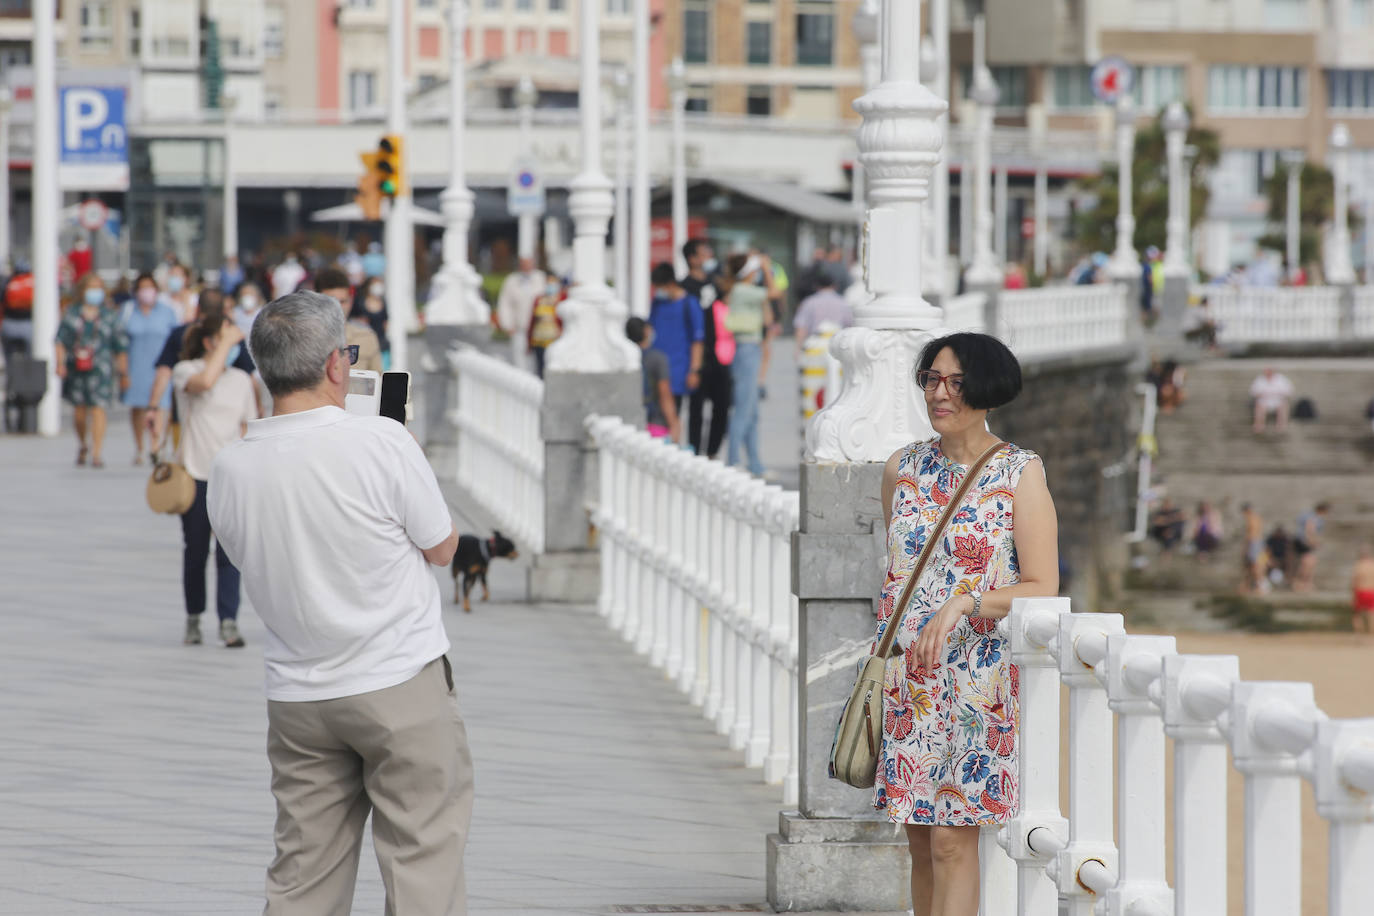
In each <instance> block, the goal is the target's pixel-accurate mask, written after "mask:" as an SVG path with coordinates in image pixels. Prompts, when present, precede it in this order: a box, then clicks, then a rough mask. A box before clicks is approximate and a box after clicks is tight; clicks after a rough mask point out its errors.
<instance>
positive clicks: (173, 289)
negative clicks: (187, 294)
mask: <svg viewBox="0 0 1374 916" xmlns="http://www.w3.org/2000/svg"><path fill="white" fill-rule="evenodd" d="M185 287H186V281H185V280H183V279H182V278H181V277H179V276H177V275H176V274H173V275H172V276H170V277H168V278H167V292H169V293H179V292H181V291H182V290H183V289H184V288H185Z"/></svg>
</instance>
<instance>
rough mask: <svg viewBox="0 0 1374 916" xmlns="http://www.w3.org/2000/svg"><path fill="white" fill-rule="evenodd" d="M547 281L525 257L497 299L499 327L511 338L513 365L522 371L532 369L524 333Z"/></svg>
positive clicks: (497, 321) (504, 284)
mask: <svg viewBox="0 0 1374 916" xmlns="http://www.w3.org/2000/svg"><path fill="white" fill-rule="evenodd" d="M547 285H548V277H547V276H546V275H545V274H544V272H543V271H542V270H539V269H538V268H536V267H535V266H534V259H533V258H530V257H522V258H521V259H520V263H519V269H518V270H517V271H516V272H515V273H513V274H507V275H506V278H505V279H504V280H502V281H501V292H500V294H499V295H498V296H497V297H496V324H497V326H498V327H500V328H501V330H503V331H505V332H506V333H507V334H509V335H510V343H511V362H512V363H513V364H514V365H515V366H516V367H517V368H520V369H528V368H529V357H528V356H527V355H526V354H527V353H528V352H529V343H528V341H527V340H526V338H525V334H524V333H523V331H524V330H525V328H527V327H529V323H530V317H531V316H532V314H533V310H534V300H535V299H537V298H539V296H540V295H541V294H543V293H545V287H546V286H547Z"/></svg>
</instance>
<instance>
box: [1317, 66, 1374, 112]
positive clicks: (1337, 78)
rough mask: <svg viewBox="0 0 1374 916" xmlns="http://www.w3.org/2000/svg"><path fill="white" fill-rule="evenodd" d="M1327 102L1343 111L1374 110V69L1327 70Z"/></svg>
mask: <svg viewBox="0 0 1374 916" xmlns="http://www.w3.org/2000/svg"><path fill="white" fill-rule="evenodd" d="M1326 104H1327V105H1328V106H1329V107H1331V108H1338V109H1341V110H1342V111H1374V70H1327V71H1326Z"/></svg>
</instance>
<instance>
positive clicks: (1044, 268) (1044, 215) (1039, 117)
mask: <svg viewBox="0 0 1374 916" xmlns="http://www.w3.org/2000/svg"><path fill="white" fill-rule="evenodd" d="M1026 123H1027V126H1028V127H1029V128H1030V145H1031V157H1032V158H1033V159H1034V160H1035V240H1034V265H1033V267H1034V270H1035V273H1036V275H1037V276H1039V277H1044V276H1045V275H1046V274H1047V273H1049V269H1050V179H1049V173H1048V171H1047V169H1046V164H1045V141H1046V139H1047V137H1046V135H1047V134H1048V133H1049V124H1048V122H1047V120H1046V116H1045V106H1044V105H1043V104H1041V103H1039V102H1036V103H1035V104H1033V105H1028V106H1026Z"/></svg>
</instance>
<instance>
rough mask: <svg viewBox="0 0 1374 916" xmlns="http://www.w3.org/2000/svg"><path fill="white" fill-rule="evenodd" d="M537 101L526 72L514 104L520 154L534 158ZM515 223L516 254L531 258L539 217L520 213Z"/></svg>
mask: <svg viewBox="0 0 1374 916" xmlns="http://www.w3.org/2000/svg"><path fill="white" fill-rule="evenodd" d="M537 101H539V93H538V92H537V91H536V90H535V88H534V80H532V79H530V78H529V76H528V74H527V75H525V76H522V77H520V83H519V85H517V86H516V87H515V104H516V105H517V106H519V111H520V155H522V156H526V157H528V158H530V159H533V158H534V103H535V102H537ZM516 225H517V229H516V242H515V252H516V254H517V255H518V256H519V257H522V258H533V257H534V248H535V241H536V236H537V235H538V232H539V217H538V216H536V215H534V214H533V213H522V214H520V217H519V221H518V222H517V224H516Z"/></svg>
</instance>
